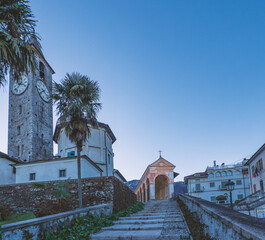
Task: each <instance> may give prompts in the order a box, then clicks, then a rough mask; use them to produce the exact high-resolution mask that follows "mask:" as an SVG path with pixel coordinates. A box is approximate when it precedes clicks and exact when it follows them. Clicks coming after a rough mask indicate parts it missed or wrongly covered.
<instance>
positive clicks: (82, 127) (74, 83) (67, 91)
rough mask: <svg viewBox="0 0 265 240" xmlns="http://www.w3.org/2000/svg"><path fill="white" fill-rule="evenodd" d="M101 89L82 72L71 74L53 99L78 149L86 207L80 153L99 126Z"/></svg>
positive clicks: (79, 177)
mask: <svg viewBox="0 0 265 240" xmlns="http://www.w3.org/2000/svg"><path fill="white" fill-rule="evenodd" d="M99 93H100V89H99V86H98V83H97V81H93V80H90V78H89V77H87V76H85V75H81V74H80V73H72V74H69V73H67V74H66V76H65V78H64V79H63V80H62V81H61V83H55V82H54V85H53V93H52V95H51V98H52V99H53V101H54V103H55V104H56V109H57V114H58V115H59V120H60V124H61V126H62V127H64V128H65V132H66V135H67V136H68V137H69V139H70V141H71V142H74V143H75V144H76V147H77V170H78V199H79V208H82V191H81V161H80V152H81V151H82V146H83V143H84V142H85V141H86V139H87V138H88V137H89V136H90V128H89V126H88V124H90V125H91V126H92V127H97V126H98V122H97V112H98V111H99V109H100V108H101V103H99V102H98V101H99V95H100V94H99Z"/></svg>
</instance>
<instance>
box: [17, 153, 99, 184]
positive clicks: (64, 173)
mask: <svg viewBox="0 0 265 240" xmlns="http://www.w3.org/2000/svg"><path fill="white" fill-rule="evenodd" d="M13 166H14V167H15V168H16V183H26V182H34V181H35V182H42V181H53V180H66V179H77V158H76V157H66V158H57V159H50V160H40V161H35V162H31V163H17V164H14V165H13ZM102 172H103V171H102V170H101V168H100V167H98V166H97V165H96V164H95V163H94V162H93V161H92V160H91V159H89V158H88V157H87V156H85V155H83V156H81V177H82V178H88V177H100V176H102Z"/></svg>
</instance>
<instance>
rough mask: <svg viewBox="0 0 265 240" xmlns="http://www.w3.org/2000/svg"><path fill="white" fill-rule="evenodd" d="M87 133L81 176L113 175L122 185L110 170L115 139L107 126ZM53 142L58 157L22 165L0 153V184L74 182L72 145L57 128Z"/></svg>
mask: <svg viewBox="0 0 265 240" xmlns="http://www.w3.org/2000/svg"><path fill="white" fill-rule="evenodd" d="M90 131H91V135H90V137H89V138H88V139H87V141H86V142H85V143H84V145H83V150H82V152H81V177H82V178H89V177H100V176H115V177H116V178H118V179H119V180H121V181H122V182H126V179H125V178H124V177H123V175H122V174H121V173H120V172H119V171H118V170H117V169H114V168H113V157H114V153H113V149H112V144H113V143H114V142H115V141H116V138H115V136H114V134H113V132H112V131H111V129H110V127H109V126H108V125H107V124H104V123H99V128H97V129H96V128H90ZM54 141H55V142H56V143H58V154H57V156H55V157H53V158H52V159H43V160H39V161H33V162H22V161H18V160H16V159H13V158H10V157H9V156H8V155H6V154H4V153H0V161H1V162H0V163H1V168H0V185H4V184H15V183H27V182H41V181H54V180H66V179H76V178H77V151H76V146H75V144H74V143H72V142H71V141H70V140H69V139H68V138H67V136H66V134H65V131H64V129H62V128H61V127H60V125H57V126H56V129H55V134H54Z"/></svg>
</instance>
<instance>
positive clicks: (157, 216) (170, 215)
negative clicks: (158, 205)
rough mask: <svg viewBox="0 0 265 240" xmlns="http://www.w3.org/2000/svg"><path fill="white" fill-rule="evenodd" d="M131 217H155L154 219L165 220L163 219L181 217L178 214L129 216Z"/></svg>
mask: <svg viewBox="0 0 265 240" xmlns="http://www.w3.org/2000/svg"><path fill="white" fill-rule="evenodd" d="M131 216H132V217H150V216H152V217H156V218H165V217H179V216H181V215H180V214H159V213H157V214H148V213H146V214H132V215H131Z"/></svg>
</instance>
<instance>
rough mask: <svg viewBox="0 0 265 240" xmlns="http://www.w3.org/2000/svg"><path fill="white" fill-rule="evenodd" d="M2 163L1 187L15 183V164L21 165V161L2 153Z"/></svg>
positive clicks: (0, 155)
mask: <svg viewBox="0 0 265 240" xmlns="http://www.w3.org/2000/svg"><path fill="white" fill-rule="evenodd" d="M0 162H1V167H0V185H3V184H12V183H15V181H16V169H15V168H14V167H13V164H16V163H19V161H18V160H16V159H14V158H11V157H9V156H8V155H6V154H5V153H2V152H0Z"/></svg>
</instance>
